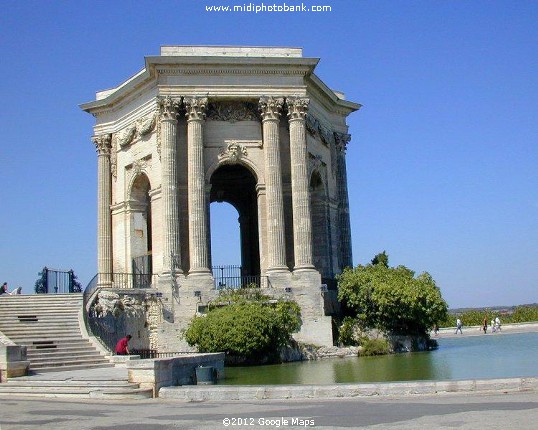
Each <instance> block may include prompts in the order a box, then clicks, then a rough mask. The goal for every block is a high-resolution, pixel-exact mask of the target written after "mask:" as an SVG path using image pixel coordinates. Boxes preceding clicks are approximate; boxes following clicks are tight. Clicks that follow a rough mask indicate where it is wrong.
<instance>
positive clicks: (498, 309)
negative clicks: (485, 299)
mask: <svg viewBox="0 0 538 430" xmlns="http://www.w3.org/2000/svg"><path fill="white" fill-rule="evenodd" d="M519 307H529V308H536V307H538V303H528V304H524V305H515V306H485V307H482V308H454V309H449V310H448V313H449V314H450V315H459V314H463V313H466V312H473V311H476V312H488V313H494V314H500V315H512V313H514V310H515V309H516V308H519Z"/></svg>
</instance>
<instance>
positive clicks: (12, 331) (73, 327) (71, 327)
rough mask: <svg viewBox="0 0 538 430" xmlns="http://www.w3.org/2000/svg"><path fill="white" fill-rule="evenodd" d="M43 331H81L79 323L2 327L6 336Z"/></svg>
mask: <svg viewBox="0 0 538 430" xmlns="http://www.w3.org/2000/svg"><path fill="white" fill-rule="evenodd" d="M41 331H47V332H51V331H55V332H71V333H73V332H75V333H77V332H78V333H80V330H79V325H78V324H62V325H57V324H38V325H28V324H21V325H20V326H19V327H13V326H11V327H9V328H5V329H2V333H4V334H5V335H6V336H10V335H16V334H18V333H32V332H36V333H39V332H41Z"/></svg>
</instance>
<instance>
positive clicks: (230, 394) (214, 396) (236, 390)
mask: <svg viewBox="0 0 538 430" xmlns="http://www.w3.org/2000/svg"><path fill="white" fill-rule="evenodd" d="M537 391H538V377H528V378H505V379H485V380H477V379H472V380H456V381H413V382H388V383H374V384H331V385H263V386H255V385H253V386H245V385H226V386H218V385H213V386H211V387H204V386H182V387H163V388H161V389H160V390H159V397H160V398H163V399H172V400H183V401H190V402H197V401H215V400H216V401H233V400H240V401H244V400H266V399H267V400H269V399H270V400H285V399H334V398H356V397H375V396H379V397H381V396H409V395H439V394H453V393H469V394H472V393H488V392H503V393H508V392H537Z"/></svg>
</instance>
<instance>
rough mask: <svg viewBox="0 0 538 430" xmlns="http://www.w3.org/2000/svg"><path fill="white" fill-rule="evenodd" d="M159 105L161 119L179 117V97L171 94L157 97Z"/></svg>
mask: <svg viewBox="0 0 538 430" xmlns="http://www.w3.org/2000/svg"><path fill="white" fill-rule="evenodd" d="M157 103H158V105H159V114H160V120H161V121H164V120H171V119H173V120H175V119H176V118H177V114H178V110H179V105H180V101H179V99H175V98H172V97H170V96H165V97H159V98H158V99H157Z"/></svg>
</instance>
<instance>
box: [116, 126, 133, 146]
mask: <svg viewBox="0 0 538 430" xmlns="http://www.w3.org/2000/svg"><path fill="white" fill-rule="evenodd" d="M135 135H136V124H131V125H130V126H129V127H127V128H126V129H124V130H123V131H120V132H119V133H117V136H116V139H117V141H118V145H120V148H124V147H126V146H128V145H130V143H131V142H132V141H133V139H134V137H135Z"/></svg>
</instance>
